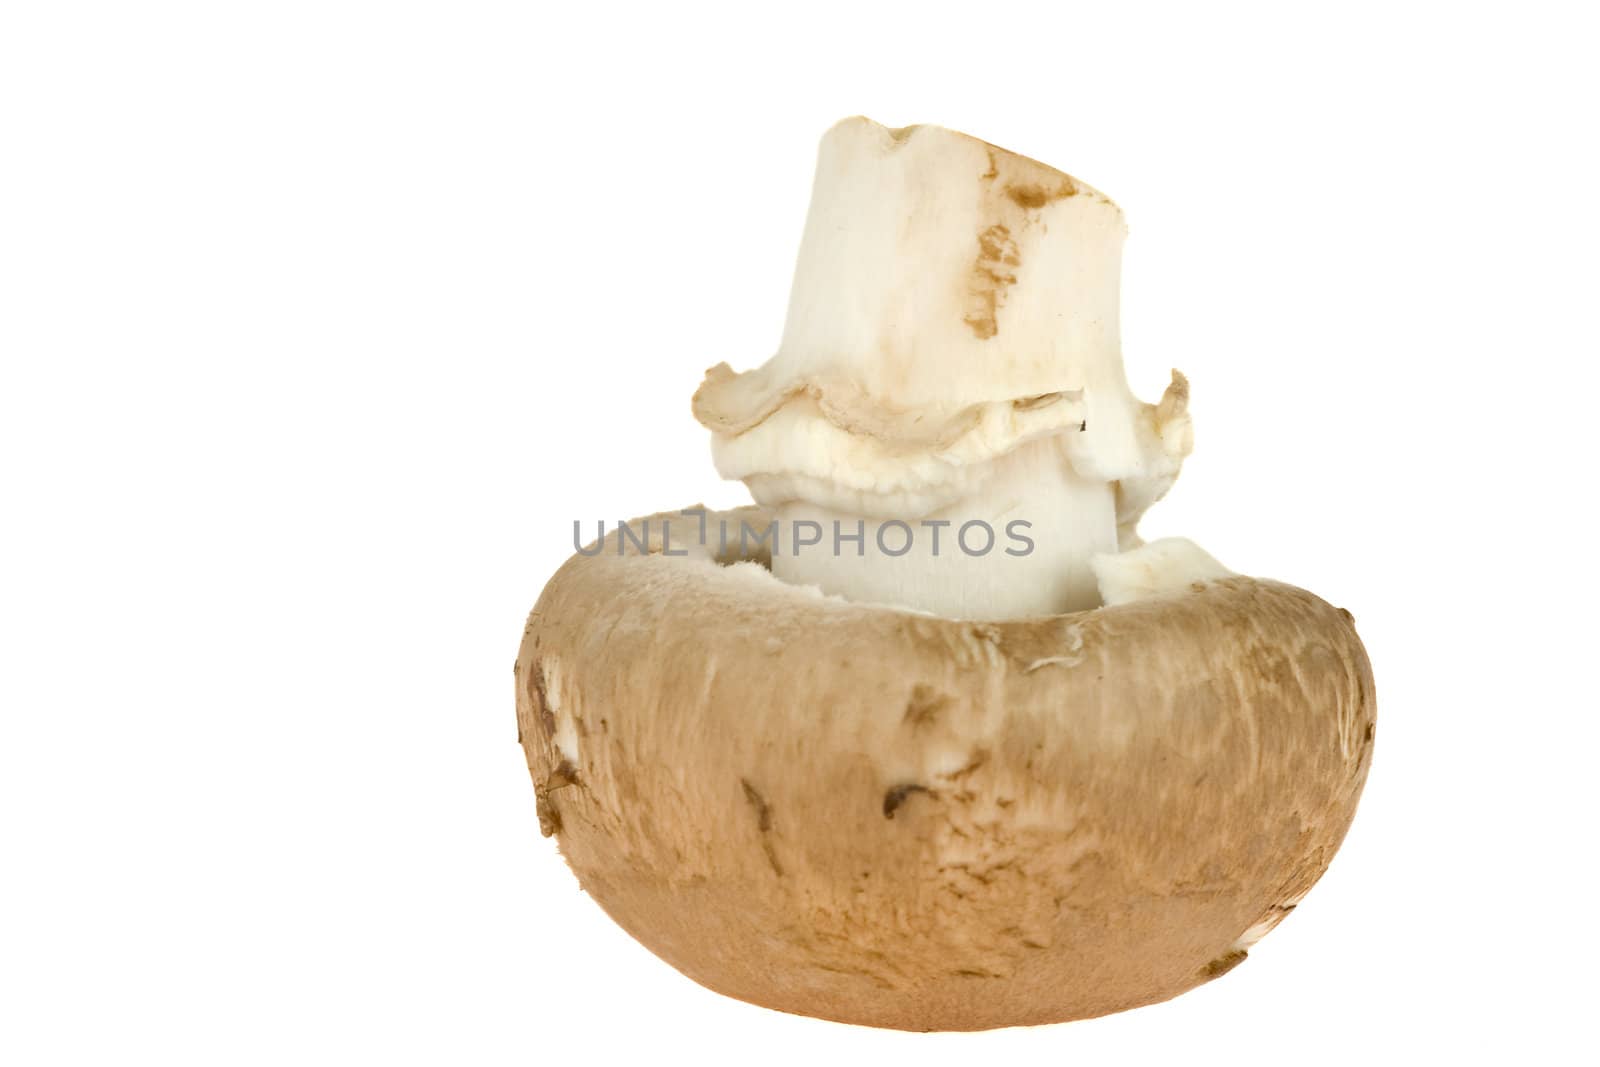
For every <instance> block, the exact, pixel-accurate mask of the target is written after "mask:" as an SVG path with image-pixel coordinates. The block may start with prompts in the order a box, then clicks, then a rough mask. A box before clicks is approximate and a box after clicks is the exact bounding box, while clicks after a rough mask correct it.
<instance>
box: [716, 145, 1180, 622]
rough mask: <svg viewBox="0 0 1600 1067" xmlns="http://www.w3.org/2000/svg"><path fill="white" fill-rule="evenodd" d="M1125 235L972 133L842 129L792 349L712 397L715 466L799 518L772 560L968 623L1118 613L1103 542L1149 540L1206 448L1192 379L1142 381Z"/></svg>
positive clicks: (808, 255) (1106, 202)
mask: <svg viewBox="0 0 1600 1067" xmlns="http://www.w3.org/2000/svg"><path fill="white" fill-rule="evenodd" d="M1125 234H1126V227H1125V225H1124V222H1123V218H1122V211H1121V209H1119V208H1118V207H1117V206H1116V205H1115V204H1113V203H1112V202H1111V200H1110V199H1109V198H1108V197H1106V196H1105V195H1104V194H1102V193H1099V192H1097V191H1096V190H1094V189H1093V188H1091V187H1090V186H1088V185H1086V184H1084V183H1083V182H1080V181H1078V180H1077V179H1076V178H1073V177H1071V176H1069V175H1067V174H1063V173H1062V172H1060V171H1058V170H1055V169H1053V168H1051V167H1047V166H1045V165H1044V164H1042V163H1038V162H1036V161H1034V160H1031V159H1028V158H1026V157H1024V156H1019V155H1016V154H1015V153H1012V152H1007V151H1005V150H1004V149H1001V148H997V147H995V146H994V145H991V144H988V143H986V142H984V141H980V140H977V139H976V138H973V137H968V136H966V135H964V134H959V133H954V132H952V131H950V130H944V129H940V128H939V127H937V126H913V127H907V128H905V129H899V130H890V129H886V128H884V127H883V126H880V125H878V124H877V123H875V122H870V121H868V120H866V119H847V120H845V121H844V122H841V123H839V124H838V125H837V126H835V127H834V128H833V129H832V130H830V131H829V132H828V134H827V135H826V136H825V137H824V138H823V140H822V145H821V149H820V151H819V154H818V163H817V174H816V182H815V185H814V188H813V191H812V199H811V209H810V212H809V214H808V216H807V219H806V228H805V234H804V236H803V237H802V239H801V246H800V259H799V263H798V264H797V266H796V268H795V275H794V286H793V290H792V292H791V294H790V299H789V314H788V319H787V321H786V322H785V324H784V332H783V339H782V342H781V344H780V345H779V349H778V352H777V353H776V354H775V355H774V356H773V358H772V359H771V360H769V361H768V362H767V363H766V364H765V365H763V366H762V367H760V368H757V369H756V370H752V371H749V372H746V373H743V374H735V373H734V372H733V371H732V370H731V369H729V368H728V367H727V365H726V364H723V365H719V366H717V367H713V368H711V370H710V371H708V372H707V375H706V380H705V382H704V383H703V384H702V385H701V387H700V390H699V391H698V392H697V393H696V394H695V398H694V411H695V416H696V417H697V418H698V419H699V420H700V421H701V422H702V423H703V424H704V425H705V426H706V427H707V428H709V429H710V430H711V431H712V433H713V444H712V453H713V457H714V458H715V460H716V463H717V469H718V470H719V471H720V472H721V473H722V475H723V476H724V477H726V478H738V479H741V480H743V481H744V482H745V484H746V485H747V486H748V487H749V488H750V492H751V495H752V496H754V497H755V499H756V501H757V502H758V503H759V504H761V505H762V506H763V507H765V508H766V509H767V510H768V511H769V512H771V513H773V514H775V515H777V516H778V518H779V519H780V525H781V526H782V527H783V531H782V532H783V535H784V536H783V537H782V538H781V540H780V543H779V545H778V546H777V548H776V550H775V551H774V553H773V572H774V573H775V574H776V575H777V576H778V577H779V578H782V579H784V580H786V581H790V582H796V583H800V584H806V585H814V586H818V587H820V588H821V589H822V590H823V591H824V592H827V593H833V594H837V595H840V596H843V597H846V598H848V599H851V600H860V601H871V602H876V603H889V604H897V605H902V606H906V607H910V608H915V609H918V610H921V611H927V612H932V613H934V614H938V615H944V616H950V617H957V618H987V619H1012V618H1024V617H1029V616H1036V615H1051V614H1058V613H1061V612H1066V611H1076V610H1082V609H1087V608H1093V607H1096V606H1099V605H1100V604H1101V603H1102V602H1103V600H1102V597H1101V595H1100V590H1099V588H1098V586H1097V584H1096V579H1095V572H1094V571H1093V570H1092V569H1091V568H1090V565H1089V561H1090V559H1091V558H1092V557H1096V556H1100V555H1104V554H1106V553H1113V552H1116V551H1117V550H1118V549H1119V548H1128V547H1131V546H1133V545H1136V544H1138V538H1137V535H1136V533H1135V530H1134V526H1135V524H1136V523H1137V521H1138V517H1139V515H1140V514H1141V513H1142V512H1143V511H1144V509H1145V508H1146V507H1148V506H1149V505H1150V504H1151V503H1153V502H1154V501H1155V500H1157V499H1159V498H1160V496H1161V494H1162V493H1164V492H1165V491H1166V489H1167V487H1168V486H1169V485H1170V484H1171V483H1172V480H1173V479H1174V478H1175V477H1176V475H1177V471H1178V467H1179V465H1180V464H1181V462H1182V459H1183V457H1184V456H1185V455H1186V454H1187V453H1188V449H1189V443H1190V435H1189V424H1188V415H1187V410H1186V397H1187V392H1186V385H1185V384H1184V383H1183V381H1182V378H1181V376H1177V375H1175V376H1174V385H1173V388H1172V389H1171V390H1169V392H1168V396H1167V397H1166V399H1165V401H1164V402H1163V404H1162V405H1161V406H1160V407H1159V408H1158V407H1155V406H1153V405H1149V404H1142V403H1140V402H1139V401H1138V400H1137V399H1136V398H1135V397H1134V396H1133V394H1132V393H1131V392H1130V391H1129V389H1128V384H1127V380H1126V378H1125V376H1124V374H1123V368H1122V354H1121V347H1120V334H1119V326H1118V308H1117V304H1118V288H1119V283H1120V274H1121V262H1122V242H1123V238H1124V236H1125ZM964 529H965V536H963V530H964Z"/></svg>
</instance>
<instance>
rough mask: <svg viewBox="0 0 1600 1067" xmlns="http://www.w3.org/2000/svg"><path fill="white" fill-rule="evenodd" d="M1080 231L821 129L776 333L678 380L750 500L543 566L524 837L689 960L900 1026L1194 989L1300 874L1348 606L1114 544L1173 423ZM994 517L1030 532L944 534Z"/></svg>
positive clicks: (1109, 267)
mask: <svg viewBox="0 0 1600 1067" xmlns="http://www.w3.org/2000/svg"><path fill="white" fill-rule="evenodd" d="M1122 235H1123V225H1122V218H1121V213H1120V211H1119V210H1118V209H1117V208H1116V207H1115V205H1113V204H1111V202H1110V201H1109V200H1108V199H1106V198H1105V197H1104V196H1103V195H1101V194H1099V193H1096V192H1095V191H1094V190H1093V189H1091V188H1090V187H1089V186H1087V185H1085V184H1083V183H1081V182H1078V181H1077V180H1076V179H1073V178H1070V177H1068V176H1067V175H1064V174H1061V173H1060V172H1057V171H1054V170H1052V169H1050V168H1048V167H1045V166H1044V165H1042V164H1039V163H1036V162H1034V161H1032V160H1028V159H1025V158H1023V157H1021V156H1017V155H1014V154H1012V153H1009V152H1005V151H1004V150H1002V149H998V148H995V147H993V146H991V145H987V144H985V143H984V142H981V141H977V140H975V139H972V138H969V137H965V136H963V135H961V134H956V133H953V132H950V131H947V130H942V129H939V128H936V127H927V126H922V127H912V128H909V129H905V130H887V129H885V128H883V127H881V126H878V125H876V124H874V123H870V122H867V121H866V120H864V119H852V120H847V121H846V122H844V123H841V124H840V125H839V126H837V127H835V128H834V129H833V130H832V131H830V132H829V134H828V135H827V136H826V137H825V138H824V140H823V144H822V152H821V162H820V164H819V167H818V172H817V181H816V188H815V191H814V194H813V204H812V211H811V215H810V217H809V219H808V223H807V228H806V233H805V237H804V239H803V243H802V254H801V258H800V263H799V266H798V268H797V271H796V279H795V287H794V294H793V298H792V300H791V305H790V313H789V319H788V324H787V326H786V329H785V334H784V341H783V345H782V346H781V347H780V350H779V352H778V354H777V355H776V356H775V357H774V359H773V360H772V361H771V362H769V363H768V364H767V365H766V366H764V367H762V368H760V369H759V370H756V371H752V372H748V373H746V374H742V375H740V374H734V373H733V372H732V371H731V370H729V369H728V368H727V367H726V366H720V367H717V368H713V369H712V370H711V371H710V372H709V373H708V376H707V379H706V383H705V384H704V385H703V386H702V387H701V389H700V391H699V393H697V394H696V397H695V413H696V415H697V416H698V417H699V418H700V419H701V421H702V422H703V423H705V424H706V425H707V426H709V427H710V428H711V430H712V431H713V438H714V443H715V444H714V454H715V457H716V460H717V465H718V467H719V469H720V470H721V472H722V473H723V474H724V475H725V476H728V477H734V478H740V479H743V480H744V481H745V482H746V484H747V485H748V486H749V487H750V490H751V493H752V495H753V496H754V497H755V499H756V501H757V506H756V507H749V508H742V509H737V510H735V511H731V512H721V513H716V512H712V513H708V512H706V511H705V510H704V509H699V508H695V509H685V510H684V511H682V512H678V513H668V514H662V515H655V516H650V517H649V518H647V519H639V520H634V521H632V522H630V523H627V524H626V529H619V530H614V531H612V532H611V533H610V534H609V535H605V536H602V537H601V538H600V539H599V540H597V541H596V542H594V543H593V544H590V545H588V546H586V547H585V548H583V549H581V550H580V551H579V553H578V554H576V555H574V556H573V557H572V558H571V559H570V560H569V561H568V562H567V563H566V564H565V565H564V566H563V567H562V568H561V569H560V570H559V571H558V572H557V573H556V575H555V576H554V577H553V578H552V579H551V580H550V582H549V583H548V585H547V586H546V587H545V590H544V592H543V594H542V595H541V596H540V598H539V602H538V604H537V606H536V607H535V608H534V610H533V614H532V616H531V617H530V619H529V622H528V626H527V629H526V631H525V634H524V638H523V642H522V647H521V651H520V654H519V657H518V660H517V666H516V680H517V714H518V724H519V733H520V740H521V743H522V745H523V747H524V749H525V751H526V754H527V758H528V765H529V768H530V770H531V771H532V774H533V778H534V782H535V788H536V797H537V802H538V814H539V823H540V827H541V829H542V831H543V832H544V833H545V834H546V835H547V836H548V835H554V836H556V837H557V840H558V842H559V844H560V848H561V852H562V854H563V855H564V856H565V858H566V860H567V862H568V864H569V865H570V866H571V868H572V870H573V871H574V872H575V873H576V874H577V876H578V879H579V882H580V884H581V885H582V886H583V888H584V889H585V890H586V891H587V892H588V893H589V894H590V895H591V896H592V897H593V898H594V899H595V900H596V901H597V902H599V904H600V905H601V906H602V907H603V908H604V909H605V910H606V912H607V913H608V914H610V915H611V916H612V917H613V918H614V919H615V920H616V921H617V922H618V923H619V924H620V925H621V926H622V927H623V928H624V929H626V930H627V931H628V932H629V933H631V934H632V935H633V936H634V937H636V938H637V939H638V940H639V941H640V942H642V943H643V944H644V945H645V946H647V947H648V948H649V949H651V950H652V951H653V952H655V953H656V954H657V955H659V956H661V957H662V958H663V959H665V960H666V961H668V962H669V963H671V964H672V965H673V966H675V967H677V968H678V969H679V970H681V971H682V972H683V973H685V974H686V975H688V976H690V977H691V978H693V979H695V980H696V981H698V982H700V983H702V984H704V985H706V986H708V987H710V988H711V989H714V990H717V991H719V992H722V993H726V994H728V995H730V996H734V997H738V998H741V999H744V1000H748V1001H751V1002H753V1003H756V1004H761V1005H765V1006H767V1007H771V1008H777V1009H781V1010H784V1011H791V1012H798V1013H801V1014H805V1015H813V1016H818V1017H822V1018H826V1019H834V1020H840V1021H844V1022H853V1023H862V1024H867V1025H872V1026H884V1027H895V1028H900V1029H908V1030H976V1029H984V1028H990V1027H998V1026H1014V1025H1025V1024H1036V1023H1047V1022H1059V1021H1066V1020H1070V1019H1081V1018H1087V1017H1091V1016H1095V1015H1102V1014H1105V1013H1108V1012H1114V1011H1120V1010H1123V1009H1126V1008H1131V1007H1136V1006H1138V1005H1142V1004H1149V1003H1152V1002H1155V1001H1159V1000H1163V999H1166V998H1168V997H1172V996H1174V995H1176V994H1178V993H1181V992H1183V991H1184V990H1186V989H1189V988H1191V987H1193V986H1195V985H1198V984H1200V983H1202V982H1205V981H1208V980H1210V979H1212V978H1215V977H1217V976H1218V975H1221V974H1223V973H1224V972H1226V971H1227V970H1229V969H1231V968H1232V967H1234V966H1235V965H1236V964H1238V963H1239V962H1240V961H1241V960H1243V959H1244V958H1245V954H1246V952H1247V951H1248V949H1249V948H1250V946H1251V945H1252V944H1253V943H1254V942H1255V940H1257V939H1258V938H1260V937H1261V936H1263V935H1264V934H1265V933H1266V932H1267V931H1269V930H1270V929H1272V927H1273V926H1274V925H1276V924H1277V923H1278V922H1279V921H1280V920H1281V919H1282V918H1283V917H1284V916H1285V915H1287V914H1288V912H1289V911H1290V910H1292V909H1293V908H1294V907H1295V906H1296V905H1297V904H1298V903H1299V901H1300V900H1301V898H1302V897H1304V896H1305V894H1306V892H1307V891H1308V890H1309V889H1310V888H1311V886H1312V885H1313V884H1314V883H1315V882H1316V880H1317V879H1318V878H1319V877H1320V876H1321V874H1322V873H1323V871H1324V870H1325V869H1326V868H1327V865H1328V863H1329V861H1330V860H1331V859H1332V856H1333V853H1334V851H1335V850H1336V849H1337V848H1338V846H1339V844H1340V841H1341V840H1342V839H1343V837H1344V834H1345V831H1346V829H1347V828H1348V827H1349V825H1350V821H1351V818H1352V817H1353V815H1354V812H1355V807H1356V802H1357V800H1358V798H1359V796H1360V793H1361V789H1362V785H1363V783H1364V781H1365V778H1366V774H1367V769H1368V766H1369V765H1370V762H1371V754H1372V742H1373V729H1374V714H1375V703H1374V695H1373V682H1372V673H1371V669H1370V666H1369V664H1368V662H1367V657H1366V654H1365V651H1364V650H1363V648H1362V645H1361V641H1360V639H1359V638H1358V637H1357V636H1356V632H1355V628H1354V625H1353V622H1352V620H1351V617H1350V615H1349V613H1348V612H1345V611H1343V610H1341V609H1337V608H1334V607H1331V606H1330V605H1328V604H1327V603H1325V602H1324V601H1322V600H1320V599H1318V598H1317V597H1315V596H1313V595H1312V594H1310V593H1308V592H1305V591H1303V590H1300V589H1297V588H1294V587H1293V586H1289V585H1284V584H1281V583H1278V582H1273V581H1267V580H1262V579H1256V578H1249V577H1243V576H1240V575H1237V574H1234V573H1233V572H1232V571H1230V570H1228V569H1227V568H1225V567H1223V566H1222V565H1221V564H1220V563H1218V562H1217V561H1216V560H1214V559H1213V558H1212V557H1210V556H1209V555H1207V554H1206V553H1205V552H1204V551H1202V550H1201V549H1200V548H1199V547H1198V546H1196V545H1194V544H1193V543H1191V542H1189V541H1185V540H1182V539H1166V540H1161V541H1155V542H1152V543H1149V544H1143V543H1141V542H1140V541H1139V539H1138V536H1137V533H1136V530H1135V524H1136V523H1137V521H1138V518H1139V516H1140V514H1142V513H1143V511H1144V510H1145V508H1147V507H1148V506H1149V505H1150V504H1151V503H1153V502H1154V501H1155V500H1157V499H1159V497H1160V496H1161V495H1162V494H1163V493H1164V492H1165V491H1166V489H1167V488H1168V487H1169V486H1170V485H1171V484H1172V481H1173V479H1174V478H1175V477H1176V475H1177V472H1178V468H1179V465H1180V464H1181V462H1182V459H1183V457H1184V456H1185V455H1186V454H1187V453H1188V450H1189V447H1190V430H1189V418H1188V414H1187V410H1186V401H1187V386H1186V383H1185V382H1184V380H1183V379H1182V377H1181V376H1179V375H1176V374H1174V379H1173V385H1172V386H1171V387H1170V388H1169V389H1168V391H1167V394H1166V396H1165V397H1163V398H1162V400H1161V401H1160V402H1159V403H1158V404H1154V405H1148V404H1140V403H1139V402H1137V401H1136V400H1134V399H1133V397H1132V395H1131V393H1130V392H1129V391H1128V388H1127V384H1126V382H1125V380H1124V378H1123V372H1122V364H1121V355H1120V351H1119V347H1118V343H1117V325H1116V290H1117V272H1118V262H1119V254H1120V246H1121V240H1122ZM1012 523H1022V524H1024V525H1022V526H1021V527H1020V528H1017V529H1020V531H1022V536H1025V538H1026V539H1027V540H1031V541H1032V543H1033V550H1030V551H1027V552H1023V551H1017V552H1014V553H1009V554H1008V553H1006V552H1004V551H1002V550H1000V549H999V548H993V547H991V550H989V551H987V552H981V553H980V552H973V551H969V550H968V549H969V548H970V546H969V545H966V544H964V543H961V542H960V541H959V534H960V531H961V530H962V529H963V528H966V527H968V526H970V525H974V524H978V525H982V526H986V527H988V528H989V529H990V530H991V531H995V530H1000V531H1012V532H1015V531H1014V530H1013V528H1012V527H1011V524H1012ZM813 527H814V528H816V529H819V530H823V531H826V532H825V533H824V534H823V535H822V536H821V537H820V538H819V539H818V540H817V541H815V542H812V541H811V539H810V538H809V537H805V538H802V537H800V536H798V532H799V531H800V530H802V529H803V530H805V531H806V532H807V533H810V531H811V530H812V528H813ZM928 531H934V532H942V533H943V534H944V537H945V540H944V547H945V551H944V552H943V553H941V552H940V551H939V550H938V549H936V548H934V547H933V546H932V544H931V541H930V539H929V538H927V537H924V536H922V535H924V534H925V533H927V532H928ZM886 532H889V533H891V534H892V535H893V536H891V537H888V538H885V536H884V535H885V533H886ZM906 533H909V534H910V535H911V536H910V537H906V536H903V535H904V534H906ZM830 534H831V536H830ZM841 545H842V546H843V550H841ZM902 548H903V549H904V550H903V551H902Z"/></svg>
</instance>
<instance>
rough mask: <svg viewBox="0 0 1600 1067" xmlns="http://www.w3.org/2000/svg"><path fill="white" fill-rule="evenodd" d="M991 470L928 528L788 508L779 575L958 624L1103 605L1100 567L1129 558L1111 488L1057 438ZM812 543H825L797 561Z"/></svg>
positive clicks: (914, 520)
mask: <svg viewBox="0 0 1600 1067" xmlns="http://www.w3.org/2000/svg"><path fill="white" fill-rule="evenodd" d="M989 467H990V474H989V477H988V478H987V479H985V480H984V482H983V484H982V485H981V486H979V487H978V488H977V489H975V490H974V491H973V492H972V493H971V494H970V495H966V496H963V497H962V499H961V500H960V502H959V503H956V504H954V505H951V506H950V507H946V508H939V509H937V510H934V511H932V512H929V513H927V514H924V515H921V516H916V517H901V518H897V519H881V518H876V517H873V518H867V517H863V516H861V515H858V514H850V513H848V512H844V511H838V510H835V509H832V508H828V507H825V506H821V505H818V504H815V503H812V502H810V501H806V500H797V501H794V502H792V503H789V504H785V505H782V506H781V507H779V508H778V509H777V515H778V519H779V534H780V536H779V538H778V540H779V542H780V543H779V545H778V546H777V547H776V548H775V549H774V551H773V554H772V572H773V574H775V575H776V576H777V577H779V578H781V579H783V580H784V581H787V582H793V583H796V584H801V585H815V586H817V587H819V588H820V589H821V590H822V591H823V592H825V593H834V594H837V595H840V596H843V597H846V598H847V599H850V600H859V601H871V602H874V603H882V604H900V605H906V606H911V607H915V608H917V609H919V610H921V611H927V612H931V613H933V614H935V615H942V616H946V617H949V618H968V619H972V618H978V619H986V618H1012V617H1019V616H1032V615H1052V614H1056V613H1058V612H1061V611H1077V610H1081V609H1087V608H1092V607H1095V606H1097V605H1098V604H1100V602H1101V597H1100V593H1099V588H1098V583H1097V579H1096V576H1095V573H1094V571H1093V570H1092V569H1091V567H1090V560H1091V559H1092V558H1094V557H1096V555H1097V554H1099V553H1114V552H1115V551H1116V549H1117V522H1116V506H1115V501H1114V499H1113V494H1112V492H1111V488H1110V487H1109V486H1107V485H1106V484H1104V483H1103V482H1092V481H1089V480H1087V479H1084V478H1082V477H1080V476H1079V475H1078V474H1077V473H1076V472H1075V471H1074V470H1073V469H1072V467H1071V466H1070V465H1069V464H1067V463H1066V462H1064V461H1063V459H1062V456H1061V451H1060V448H1059V446H1058V444H1057V442H1056V440H1055V439H1054V438H1044V439H1042V440H1038V441H1033V442H1029V443H1028V444H1025V445H1022V446H1021V447H1019V448H1017V449H1016V450H1014V451H1012V452H1009V453H1007V454H1006V455H1004V456H1003V457H1001V458H1000V459H999V460H997V461H995V462H994V463H993V464H990V465H989ZM808 523H809V524H810V525H807V524H808ZM812 536H816V537H820V538H821V540H820V541H819V542H818V543H817V544H816V545H812V546H807V547H802V548H800V549H799V550H796V547H795V546H796V542H797V541H800V542H803V541H805V540H808V539H809V538H811V537H812Z"/></svg>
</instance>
